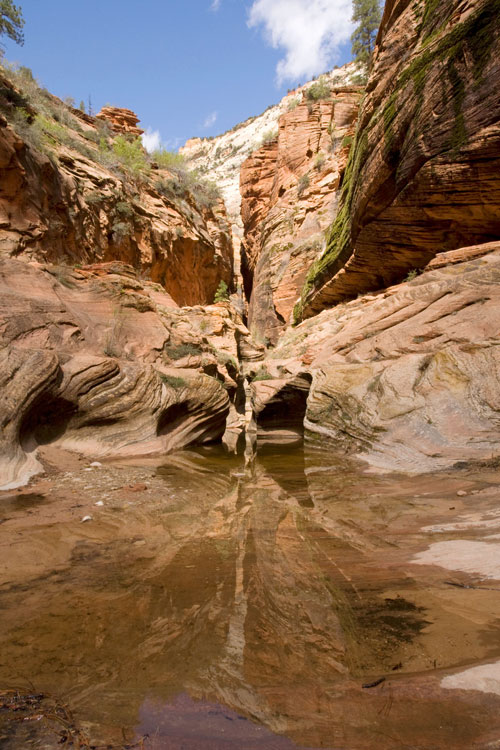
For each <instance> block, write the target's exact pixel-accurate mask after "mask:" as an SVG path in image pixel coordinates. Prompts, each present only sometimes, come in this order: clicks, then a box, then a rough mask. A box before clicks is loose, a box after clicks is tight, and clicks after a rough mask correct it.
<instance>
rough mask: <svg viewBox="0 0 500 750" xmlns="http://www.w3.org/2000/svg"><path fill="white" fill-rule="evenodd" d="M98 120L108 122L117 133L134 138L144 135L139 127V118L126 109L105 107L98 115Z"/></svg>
mask: <svg viewBox="0 0 500 750" xmlns="http://www.w3.org/2000/svg"><path fill="white" fill-rule="evenodd" d="M96 118H97V119H98V120H103V121H104V122H108V123H109V124H110V125H111V128H112V129H113V130H114V132H115V133H121V134H122V135H132V136H134V137H139V136H141V135H142V134H143V133H144V130H141V128H139V127H137V125H138V122H139V118H138V117H137V115H136V114H135V112H132V110H131V109H125V108H123V107H109V106H108V107H103V108H102V109H101V111H100V112H99V113H98V114H97V115H96Z"/></svg>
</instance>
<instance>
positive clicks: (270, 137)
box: [261, 129, 278, 146]
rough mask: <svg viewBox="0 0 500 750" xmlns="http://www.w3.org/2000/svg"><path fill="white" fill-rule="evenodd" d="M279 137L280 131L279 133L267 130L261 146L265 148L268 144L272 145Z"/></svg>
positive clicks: (275, 130)
mask: <svg viewBox="0 0 500 750" xmlns="http://www.w3.org/2000/svg"><path fill="white" fill-rule="evenodd" d="M277 137H278V131H277V129H274V130H266V132H265V133H264V135H263V136H262V140H261V145H262V146H265V145H266V143H272V142H273V141H275V140H276V138H277Z"/></svg>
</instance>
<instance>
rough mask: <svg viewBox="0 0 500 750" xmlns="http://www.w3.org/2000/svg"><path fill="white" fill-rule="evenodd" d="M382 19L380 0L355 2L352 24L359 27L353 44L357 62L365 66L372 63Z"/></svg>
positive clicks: (353, 52)
mask: <svg viewBox="0 0 500 750" xmlns="http://www.w3.org/2000/svg"><path fill="white" fill-rule="evenodd" d="M381 18H382V14H381V11H380V4H379V0H353V3H352V22H353V23H355V24H357V25H356V28H355V29H354V31H353V33H352V35H351V42H352V54H353V57H354V59H355V60H356V62H360V63H363V64H365V65H366V64H368V63H369V62H370V58H371V56H372V52H373V48H374V46H375V39H376V38H377V31H378V27H379V26H380V20H381Z"/></svg>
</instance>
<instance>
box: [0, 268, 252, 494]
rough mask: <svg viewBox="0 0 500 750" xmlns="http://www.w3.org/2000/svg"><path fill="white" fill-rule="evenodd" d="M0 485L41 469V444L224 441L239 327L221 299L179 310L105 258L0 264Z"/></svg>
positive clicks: (141, 447)
mask: <svg viewBox="0 0 500 750" xmlns="http://www.w3.org/2000/svg"><path fill="white" fill-rule="evenodd" d="M0 321H1V327H0V383H1V396H0V420H1V427H2V430H1V450H0V452H1V461H0V485H1V486H2V488H6V487H14V486H18V485H20V484H22V483H24V482H26V481H27V479H29V477H30V476H32V475H33V474H35V473H36V472H38V471H40V469H41V466H40V464H39V462H38V459H37V456H36V449H37V447H38V446H39V445H43V444H46V443H53V444H55V445H58V446H61V447H65V448H68V449H70V450H76V451H79V452H82V453H85V454H87V455H90V456H110V455H126V454H147V453H157V452H168V451H171V450H174V449H178V448H182V447H183V446H186V445H189V444H191V443H198V442H207V441H213V440H215V439H219V440H220V439H221V437H222V435H223V433H224V431H225V429H226V417H227V416H228V414H229V409H230V401H231V400H232V399H233V397H234V396H235V394H236V391H237V387H238V381H239V364H238V361H239V358H240V356H241V354H240V350H239V347H240V344H241V346H242V347H243V348H245V346H246V347H247V349H248V350H252V345H251V342H250V341H249V336H248V331H247V330H246V329H245V327H244V326H243V325H242V323H241V320H238V318H237V316H235V314H234V313H233V312H232V311H231V308H230V306H229V305H227V304H218V305H213V306H209V307H194V308H186V307H185V308H178V307H177V306H176V304H175V302H174V301H173V300H172V298H171V297H170V296H169V295H168V294H167V293H166V292H165V290H164V289H163V288H162V287H161V286H159V285H158V284H154V283H152V282H145V281H144V282H141V281H139V280H138V279H137V277H136V275H135V273H134V270H133V269H132V268H131V267H130V266H126V265H124V264H123V263H119V262H113V263H108V264H101V265H95V266H87V267H84V268H81V269H73V268H69V267H67V266H49V265H45V264H40V263H37V262H27V261H25V260H14V259H5V258H2V259H0Z"/></svg>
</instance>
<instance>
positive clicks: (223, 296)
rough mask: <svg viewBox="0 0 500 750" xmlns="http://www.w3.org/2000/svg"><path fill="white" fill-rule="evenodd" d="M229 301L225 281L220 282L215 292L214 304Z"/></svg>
mask: <svg viewBox="0 0 500 750" xmlns="http://www.w3.org/2000/svg"><path fill="white" fill-rule="evenodd" d="M228 299H229V290H228V286H227V284H226V282H225V281H222V280H221V281H220V282H219V286H218V287H217V291H216V292H215V297H214V302H226V301H227V300H228Z"/></svg>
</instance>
